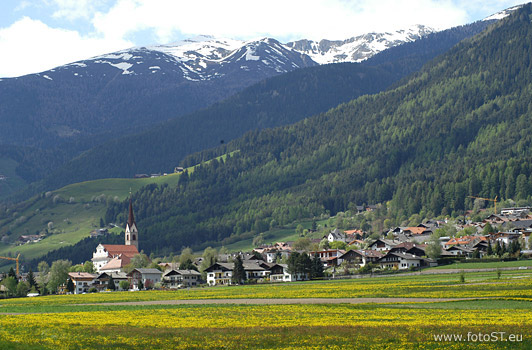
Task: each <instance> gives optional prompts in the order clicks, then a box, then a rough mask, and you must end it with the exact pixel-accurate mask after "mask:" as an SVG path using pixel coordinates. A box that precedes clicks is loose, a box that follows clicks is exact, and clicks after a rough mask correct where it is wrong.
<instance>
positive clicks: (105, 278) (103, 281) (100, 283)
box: [94, 272, 128, 291]
mask: <svg viewBox="0 0 532 350" xmlns="http://www.w3.org/2000/svg"><path fill="white" fill-rule="evenodd" d="M111 277H112V278H113V281H114V284H115V290H120V282H121V281H127V280H128V278H127V274H126V273H125V272H102V273H101V274H100V275H98V277H96V281H94V287H96V289H98V291H102V290H105V289H109V280H110V279H111Z"/></svg>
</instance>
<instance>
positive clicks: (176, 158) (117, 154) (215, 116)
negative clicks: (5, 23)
mask: <svg viewBox="0 0 532 350" xmlns="http://www.w3.org/2000/svg"><path fill="white" fill-rule="evenodd" d="M487 25H488V23H487V22H477V23H473V24H470V25H466V26H462V27H456V28H452V29H449V30H445V31H443V32H439V33H434V34H431V35H429V36H427V37H426V38H423V39H421V40H418V41H416V42H412V43H408V44H404V45H401V46H398V47H394V48H391V49H389V50H386V51H384V52H382V53H380V54H378V55H376V56H374V57H373V58H371V59H370V60H368V61H366V62H363V63H360V64H355V63H344V64H330V65H325V66H318V67H312V68H307V69H300V70H296V71H294V72H291V73H287V74H283V75H281V76H278V77H275V78H271V79H268V80H265V81H262V82H260V83H258V84H255V85H254V86H252V87H250V88H248V89H246V90H244V91H243V92H242V93H239V94H237V95H235V96H233V97H231V98H228V99H227V100H225V101H223V102H220V103H216V104H214V105H213V106H211V107H209V108H207V109H205V110H202V111H200V112H197V113H193V114H190V115H187V116H185V117H181V118H176V119H173V120H172V121H169V122H166V123H163V124H160V125H158V126H155V127H154V128H152V129H149V130H147V131H146V132H144V133H141V134H138V135H133V136H127V137H121V138H117V139H113V140H112V141H110V142H108V143H106V144H103V145H101V146H98V147H96V148H94V149H92V150H91V151H89V152H87V153H85V154H83V155H81V156H80V157H78V158H76V159H74V160H73V161H71V162H69V163H68V164H67V165H66V166H64V167H61V168H59V169H57V170H56V171H55V172H53V173H52V175H51V176H50V177H49V178H48V179H47V181H46V182H45V183H44V184H41V185H40V186H38V187H37V188H38V189H40V190H48V189H52V188H58V187H61V186H63V185H66V184H68V183H72V182H79V181H84V180H88V179H97V178H105V177H132V176H133V175H134V174H135V173H154V172H168V171H171V170H172V169H173V168H174V167H175V166H176V165H178V164H179V163H181V162H182V160H183V158H184V157H186V156H187V155H188V154H191V153H194V152H198V151H201V150H204V149H208V148H211V147H216V146H217V145H219V144H220V142H221V141H223V142H228V141H230V140H232V139H235V138H237V137H240V136H242V135H243V134H244V133H245V132H246V131H249V130H259V129H263V128H271V127H276V126H281V125H287V124H291V123H294V122H297V121H299V120H301V119H303V118H305V117H308V116H311V115H315V114H318V113H321V112H325V111H327V110H328V109H330V108H332V107H334V106H337V105H338V104H340V103H342V102H347V101H349V100H351V99H353V98H356V97H358V96H361V95H364V94H372V93H377V92H380V91H383V90H385V89H386V88H388V87H389V86H390V85H391V84H394V83H396V82H397V81H399V80H400V79H402V78H404V77H405V76H407V75H408V74H411V73H413V72H415V71H417V70H418V69H420V68H421V66H422V65H423V64H425V63H426V62H427V61H429V60H430V59H433V58H434V57H436V56H437V55H439V54H441V53H443V52H445V51H447V50H449V49H450V48H451V47H452V46H453V45H455V44H456V43H458V42H459V41H460V40H462V39H464V38H466V37H470V36H472V35H474V34H477V33H479V32H480V31H481V30H483V29H484V28H485V27H486V26H487Z"/></svg>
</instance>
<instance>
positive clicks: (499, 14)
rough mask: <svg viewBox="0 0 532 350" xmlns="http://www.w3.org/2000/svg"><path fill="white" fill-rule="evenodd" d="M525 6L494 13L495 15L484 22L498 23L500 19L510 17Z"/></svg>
mask: <svg viewBox="0 0 532 350" xmlns="http://www.w3.org/2000/svg"><path fill="white" fill-rule="evenodd" d="M523 6H524V5H517V6H513V7H509V8H507V9H506V10H503V11H500V12H497V13H494V14H493V15H491V16H488V17H486V18H484V19H483V21H493V20H495V21H498V20H500V19H503V18H506V17H508V16H509V15H510V14H511V13H512V12H514V11H515V10H517V9H520V8H521V7H523Z"/></svg>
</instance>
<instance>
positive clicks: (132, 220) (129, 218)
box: [127, 198, 135, 227]
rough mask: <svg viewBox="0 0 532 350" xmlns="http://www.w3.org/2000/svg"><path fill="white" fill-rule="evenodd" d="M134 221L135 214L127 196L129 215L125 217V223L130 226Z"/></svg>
mask: <svg viewBox="0 0 532 350" xmlns="http://www.w3.org/2000/svg"><path fill="white" fill-rule="evenodd" d="M134 223H135V216H134V215H133V202H132V201H131V198H129V216H128V218H127V225H128V226H129V227H132V226H133V224H134Z"/></svg>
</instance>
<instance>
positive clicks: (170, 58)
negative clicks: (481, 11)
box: [40, 25, 434, 81]
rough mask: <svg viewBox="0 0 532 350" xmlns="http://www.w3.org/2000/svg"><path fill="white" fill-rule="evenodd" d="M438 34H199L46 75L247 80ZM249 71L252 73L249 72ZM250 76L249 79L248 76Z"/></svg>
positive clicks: (420, 30)
mask: <svg viewBox="0 0 532 350" xmlns="http://www.w3.org/2000/svg"><path fill="white" fill-rule="evenodd" d="M432 32H434V30H433V29H432V28H429V27H426V26H421V25H418V26H414V27H411V28H408V29H405V30H398V31H396V32H392V33H368V34H364V35H360V36H357V37H352V38H350V39H346V40H337V41H333V40H326V39H324V40H321V41H312V40H306V39H304V40H298V41H295V42H290V43H287V44H282V43H280V42H279V41H277V40H275V39H272V38H263V39H260V40H253V41H247V42H245V41H240V40H233V39H222V38H215V37H212V36H207V35H203V36H198V37H195V38H192V39H187V40H183V41H179V42H176V43H172V44H168V45H157V46H149V47H137V48H131V49H127V50H122V51H119V52H114V53H110V54H106V55H102V56H98V57H93V58H91V59H88V60H85V61H81V62H75V63H72V64H68V65H65V66H61V67H58V68H56V69H53V70H51V71H49V72H45V73H42V74H40V76H42V77H43V78H45V79H49V80H53V79H54V77H53V75H54V74H53V73H55V72H56V71H65V70H68V71H70V72H71V73H72V74H73V75H74V76H77V77H83V76H88V75H91V74H94V73H91V72H90V70H91V69H87V67H88V65H92V64H96V65H98V64H100V65H108V66H110V67H113V68H114V69H117V70H118V71H120V73H121V74H122V75H143V74H171V75H175V76H176V78H178V76H181V78H184V79H186V80H188V81H206V80H215V79H218V78H221V77H224V76H226V75H227V74H237V75H239V76H240V77H241V78H244V75H246V74H251V72H254V73H258V77H260V78H266V77H269V76H272V75H276V74H280V73H286V72H289V71H291V70H294V69H297V68H303V67H309V66H314V65H316V64H328V63H338V62H360V61H363V60H365V59H367V58H369V57H371V56H373V55H375V54H376V53H378V52H380V51H383V50H386V49H387V48H390V47H393V46H397V45H400V44H402V43H405V42H411V41H414V40H417V39H419V38H421V37H423V36H426V35H428V34H430V33H432ZM244 72H248V73H244ZM246 80H247V79H246Z"/></svg>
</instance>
